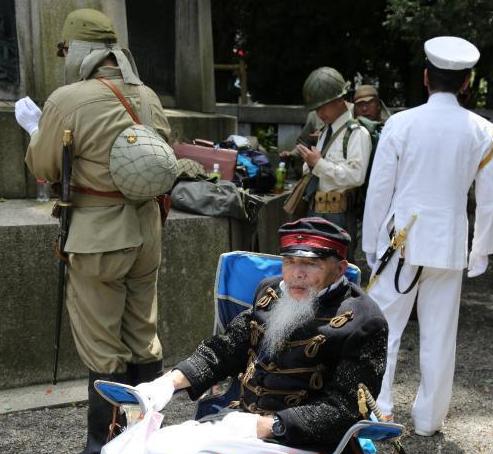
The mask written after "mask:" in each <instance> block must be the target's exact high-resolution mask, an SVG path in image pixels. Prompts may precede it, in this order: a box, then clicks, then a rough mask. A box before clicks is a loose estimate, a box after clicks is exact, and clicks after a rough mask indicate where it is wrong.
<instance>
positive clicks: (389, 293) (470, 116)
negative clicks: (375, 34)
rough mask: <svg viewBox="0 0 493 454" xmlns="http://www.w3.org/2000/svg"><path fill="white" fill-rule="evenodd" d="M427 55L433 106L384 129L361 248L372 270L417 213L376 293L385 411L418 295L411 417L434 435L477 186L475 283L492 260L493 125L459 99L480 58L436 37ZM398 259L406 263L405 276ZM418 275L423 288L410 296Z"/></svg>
mask: <svg viewBox="0 0 493 454" xmlns="http://www.w3.org/2000/svg"><path fill="white" fill-rule="evenodd" d="M425 53H426V56H427V62H426V69H425V72H424V83H425V86H426V87H427V89H428V92H429V99H428V102H427V103H426V104H424V105H421V106H419V107H416V108H414V109H409V110H407V111H404V112H401V113H398V114H395V115H393V116H392V117H390V118H389V120H388V121H387V123H386V125H385V127H384V129H383V132H382V136H381V138H380V141H379V145H378V148H377V151H376V156H375V160H374V163H373V167H372V173H371V177H370V183H369V187H368V193H367V198H366V206H365V213H364V220H363V250H364V251H365V252H366V254H367V260H368V264H369V265H370V267H372V268H373V271H374V272H375V269H376V267H377V266H378V265H379V261H378V259H381V258H382V255H383V253H384V251H385V250H386V249H387V247H388V245H389V236H390V232H391V229H392V228H395V231H399V230H401V229H403V228H404V227H405V226H406V225H407V224H408V223H409V221H410V220H411V218H412V217H413V215H416V221H415V223H414V225H412V227H411V228H410V229H409V234H408V237H407V240H406V243H405V250H404V251H396V253H395V254H394V256H393V257H392V259H391V260H390V261H389V262H388V264H387V267H386V268H385V269H384V270H383V272H382V273H381V275H380V276H379V278H378V279H377V280H376V281H375V284H374V286H373V287H372V288H371V290H370V291H369V295H370V296H371V297H372V298H373V299H374V300H375V301H376V302H377V303H378V305H379V306H380V308H381V309H382V311H383V313H384V315H385V317H386V318H387V321H388V323H389V338H388V353H387V369H386V372H385V376H384V381H383V384H382V391H381V393H380V395H379V398H378V404H379V405H380V408H381V409H382V411H383V413H384V414H387V415H389V416H391V413H392V406H393V403H392V382H393V379H394V373H395V367H396V360H397V354H398V351H399V345H400V339H401V335H402V332H403V330H404V328H405V326H406V324H407V321H408V318H409V315H410V313H411V309H412V306H413V302H414V300H415V298H416V295H417V294H418V291H419V295H418V301H417V309H418V320H419V333H420V370H421V382H420V385H419V389H418V393H417V396H416V399H415V402H414V404H413V409H412V417H413V422H414V426H415V432H416V434H418V435H422V436H431V435H433V434H434V433H435V432H436V431H438V430H440V428H441V427H442V423H443V421H444V419H445V417H446V415H447V411H448V407H449V403H450V399H451V394H452V383H453V375H454V367H455V344H456V333H457V324H458V317H459V300H460V291H461V283H462V270H463V269H464V268H465V267H466V264H467V260H466V259H467V232H468V223H467V214H466V203H467V193H468V190H469V188H470V186H471V185H472V183H473V182H475V191H476V201H477V209H476V223H475V228H474V239H473V242H472V250H471V253H470V255H469V273H468V276H469V277H474V276H478V275H479V274H482V273H484V272H485V271H486V268H487V265H488V254H492V253H493V161H492V160H491V157H492V154H493V152H492V129H491V128H492V125H491V123H489V122H488V121H486V120H484V119H483V118H481V117H479V116H478V115H475V114H474V113H472V112H470V111H468V110H466V109H464V108H462V107H460V105H459V103H458V102H457V97H456V95H457V93H459V92H460V91H461V90H462V89H464V88H465V87H466V86H467V84H468V83H469V77H470V72H471V71H470V70H471V68H472V67H473V66H474V65H475V64H476V62H477V61H478V59H479V51H478V50H477V49H476V47H475V46H474V45H472V44H471V43H469V42H468V41H466V40H464V39H461V38H455V37H437V38H433V39H431V40H429V41H427V42H426V43H425ZM401 254H403V255H401ZM399 256H403V257H404V264H403V266H402V270H401V273H400V276H399V273H397V271H398V260H399ZM421 267H422V268H421ZM420 269H421V271H422V272H421V274H420V275H418V278H417V282H416V285H415V286H414V287H413V288H412V289H411V290H410V291H409V292H408V293H406V294H405V292H406V290H407V289H408V287H410V283H411V282H412V281H413V279H414V278H415V277H416V276H417V274H416V273H417V272H418V270H420ZM396 276H397V277H398V278H399V279H398V282H397V284H396V282H394V280H395V277H396Z"/></svg>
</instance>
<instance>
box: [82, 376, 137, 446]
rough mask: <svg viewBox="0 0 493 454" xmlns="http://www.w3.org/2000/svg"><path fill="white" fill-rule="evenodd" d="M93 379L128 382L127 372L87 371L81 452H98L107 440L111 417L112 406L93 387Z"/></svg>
mask: <svg viewBox="0 0 493 454" xmlns="http://www.w3.org/2000/svg"><path fill="white" fill-rule="evenodd" d="M95 380H109V381H115V382H118V383H128V379H127V374H126V373H124V374H99V373H97V372H92V371H89V386H88V394H89V399H88V401H89V407H88V409H87V442H86V447H85V449H84V450H83V451H82V452H81V454H100V452H101V449H102V447H103V446H104V445H105V444H106V443H107V441H108V433H109V427H110V424H111V421H112V419H113V406H112V405H111V404H110V403H109V402H108V401H106V400H105V399H103V398H102V397H101V396H100V395H99V394H98V392H97V391H96V390H95V389H94V381H95Z"/></svg>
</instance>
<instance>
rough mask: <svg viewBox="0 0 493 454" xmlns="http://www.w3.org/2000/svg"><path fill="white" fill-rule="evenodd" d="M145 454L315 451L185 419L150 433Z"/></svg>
mask: <svg viewBox="0 0 493 454" xmlns="http://www.w3.org/2000/svg"><path fill="white" fill-rule="evenodd" d="M145 452H146V454H232V453H234V454H246V453H248V454H251V453H256V454H276V453H287V454H316V453H314V452H313V451H304V450H301V449H294V448H289V447H287V446H282V445H277V444H274V443H266V442H265V441H263V440H259V439H258V438H237V437H235V436H234V435H232V434H231V433H230V431H224V430H222V428H221V421H217V422H214V423H212V422H205V423H199V422H197V421H186V422H184V423H182V424H177V425H174V426H168V427H164V428H162V429H160V430H158V431H156V432H154V433H152V434H151V436H150V438H149V440H148V442H147V444H146V451H145Z"/></svg>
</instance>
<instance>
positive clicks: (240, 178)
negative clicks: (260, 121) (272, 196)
mask: <svg viewBox="0 0 493 454" xmlns="http://www.w3.org/2000/svg"><path fill="white" fill-rule="evenodd" d="M235 137H240V136H235ZM221 145H222V146H223V145H224V146H228V147H229V148H231V149H234V150H238V156H237V166H236V171H235V177H234V179H233V181H234V183H236V185H237V186H239V187H242V188H243V189H250V191H251V192H252V193H256V194H266V193H268V192H270V191H272V189H274V186H275V184H276V177H275V173H274V169H273V168H272V164H271V163H270V161H269V158H268V157H267V155H266V154H265V153H263V152H262V151H260V150H257V149H255V148H254V147H252V146H251V145H244V146H241V147H239V146H238V145H237V144H236V142H235V141H232V140H226V141H225V142H223V143H221Z"/></svg>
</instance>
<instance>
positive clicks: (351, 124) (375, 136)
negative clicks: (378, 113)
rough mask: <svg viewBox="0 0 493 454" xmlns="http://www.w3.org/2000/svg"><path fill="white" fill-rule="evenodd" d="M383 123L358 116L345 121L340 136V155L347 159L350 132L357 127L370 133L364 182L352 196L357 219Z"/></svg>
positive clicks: (361, 216) (364, 197)
mask: <svg viewBox="0 0 493 454" xmlns="http://www.w3.org/2000/svg"><path fill="white" fill-rule="evenodd" d="M383 125H384V123H383V122H381V121H373V120H370V119H368V118H366V117H358V118H354V119H352V120H349V121H348V122H347V129H346V132H345V133H344V137H343V138H342V155H343V156H344V159H347V149H348V143H349V138H350V137H351V133H352V132H353V131H354V130H355V129H357V128H360V127H362V128H365V129H366V130H367V131H368V133H369V134H370V138H371V151H370V160H369V161H368V167H367V169H366V175H365V182H364V183H363V184H362V185H361V186H360V187H359V188H357V191H356V195H355V197H354V212H355V214H356V218H357V219H362V218H363V212H364V209H365V202H366V191H367V190H368V182H369V181H370V174H371V168H372V165H373V159H374V157H375V150H376V149H377V145H378V141H379V139H380V134H381V132H382V128H383Z"/></svg>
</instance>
